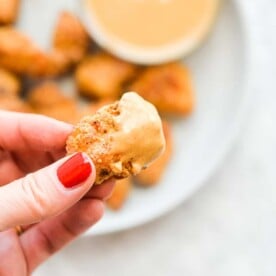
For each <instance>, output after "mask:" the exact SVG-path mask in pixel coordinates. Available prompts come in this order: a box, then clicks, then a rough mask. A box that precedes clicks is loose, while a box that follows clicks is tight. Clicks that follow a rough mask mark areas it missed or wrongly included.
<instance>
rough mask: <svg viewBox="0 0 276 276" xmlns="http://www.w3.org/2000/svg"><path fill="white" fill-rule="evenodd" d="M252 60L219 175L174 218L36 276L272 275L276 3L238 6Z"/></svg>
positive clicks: (107, 240) (75, 248) (93, 241)
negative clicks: (239, 123)
mask: <svg viewBox="0 0 276 276" xmlns="http://www.w3.org/2000/svg"><path fill="white" fill-rule="evenodd" d="M240 1H243V2H244V5H246V6H247V20H248V22H249V23H250V32H251V36H252V41H253V52H254V65H255V66H254V68H253V69H254V77H253V81H254V87H255V89H254V91H252V98H253V100H252V107H251V110H250V114H249V115H248V119H247V122H246V125H245V126H244V128H243V131H242V133H241V135H240V138H239V139H238V141H237V143H236V145H235V147H234V149H233V150H232V152H231V154H229V155H228V156H227V158H226V159H225V160H224V163H223V164H222V166H221V168H220V170H219V171H218V172H217V173H216V174H215V175H214V176H213V177H212V178H211V179H209V181H208V182H207V183H206V185H205V186H204V187H203V188H202V189H201V190H199V191H198V192H197V193H196V194H195V195H194V196H193V197H192V198H190V199H189V200H188V201H186V202H185V203H184V204H182V206H180V207H179V208H178V209H176V210H175V211H174V212H172V213H170V214H169V215H166V216H165V217H162V218H160V219H158V220H156V221H154V222H152V223H150V224H147V225H145V226H143V227H139V228H136V229H133V230H130V231H126V232H122V233H118V234H113V235H106V236H102V237H94V238H91V237H90V238H83V239H79V240H78V241H76V242H74V243H73V244H71V245H70V246H69V247H67V248H66V250H64V251H63V252H62V253H59V254H57V255H56V256H55V257H53V258H52V259H50V260H49V261H48V262H47V263H45V264H44V265H43V266H42V267H41V268H40V269H39V270H37V272H36V273H35V275H36V276H40V275H97V276H98V275H99V276H101V275H104V276H106V275H116V276H117V275H120V276H121V275H122V276H124V275H132V276H136V275H137V276H138V275H158V276H162V275H188V276H190V275H191V276H194V275H195V276H199V275H207V276H209V275H210V276H217V275H224V276H228V275H229V276H233V275H241V276H254V275H258V276H259V275H260V276H264V275H265V276H266V275H276V261H275V258H276V127H275V119H276V84H275V83H276V1H275V0H240Z"/></svg>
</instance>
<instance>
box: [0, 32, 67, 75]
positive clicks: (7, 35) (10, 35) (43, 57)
mask: <svg viewBox="0 0 276 276" xmlns="http://www.w3.org/2000/svg"><path fill="white" fill-rule="evenodd" d="M0 41H1V43H0V66H2V67H4V68H7V69H8V70H10V71H12V72H14V73H17V74H22V75H27V76H31V77H46V76H47V77H48V76H55V75H58V74H60V73H63V72H64V70H65V68H67V64H66V60H65V58H64V55H62V54H60V53H59V52H58V51H52V52H51V53H50V54H46V53H44V52H43V51H42V50H40V49H39V48H38V47H37V46H36V45H35V44H34V43H33V42H32V41H31V40H30V39H29V38H28V37H27V36H25V35H24V34H22V33H20V32H19V31H17V30H16V29H14V28H12V27H1V28H0Z"/></svg>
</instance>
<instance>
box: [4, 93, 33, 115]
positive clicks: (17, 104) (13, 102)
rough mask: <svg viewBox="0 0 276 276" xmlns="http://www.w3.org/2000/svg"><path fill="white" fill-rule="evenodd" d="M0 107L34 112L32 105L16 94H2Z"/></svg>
mask: <svg viewBox="0 0 276 276" xmlns="http://www.w3.org/2000/svg"><path fill="white" fill-rule="evenodd" d="M0 109H3V110H9V111H16V112H26V113H30V112H32V109H31V107H30V106H29V105H28V104H27V103H26V102H24V101H23V100H21V99H20V98H18V97H15V96H4V97H1V96H0Z"/></svg>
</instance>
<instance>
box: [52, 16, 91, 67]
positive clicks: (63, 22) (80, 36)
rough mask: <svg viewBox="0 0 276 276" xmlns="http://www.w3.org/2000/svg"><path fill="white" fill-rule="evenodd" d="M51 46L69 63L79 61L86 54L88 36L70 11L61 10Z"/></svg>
mask: <svg viewBox="0 0 276 276" xmlns="http://www.w3.org/2000/svg"><path fill="white" fill-rule="evenodd" d="M53 46H54V48H55V49H56V50H58V51H59V52H60V53H62V54H64V55H65V56H66V58H67V59H68V60H69V62H70V63H77V62H79V61H80V60H81V59H82V58H83V57H84V55H85V54H86V52H87V50H88V46H89V36H88V34H87V32H86V30H85V28H84V26H83V25H82V24H81V22H80V21H79V19H78V18H77V17H76V16H75V15H73V14H72V13H70V12H66V11H64V12H62V13H61V15H60V17H59V19H58V22H57V25H56V28H55V33H54V41H53Z"/></svg>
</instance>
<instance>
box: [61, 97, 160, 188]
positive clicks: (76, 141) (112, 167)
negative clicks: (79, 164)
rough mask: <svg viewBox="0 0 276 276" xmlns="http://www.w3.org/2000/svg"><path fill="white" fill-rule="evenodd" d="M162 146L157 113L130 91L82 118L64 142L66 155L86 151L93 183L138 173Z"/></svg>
mask: <svg viewBox="0 0 276 276" xmlns="http://www.w3.org/2000/svg"><path fill="white" fill-rule="evenodd" d="M145 137H150V139H145ZM164 147H165V138H164V135H163V131H162V124H161V119H160V117H159V115H158V113H157V110H156V109H155V107H154V106H153V105H152V104H150V103H149V102H146V101H144V100H143V99H142V98H141V97H140V96H138V95H137V94H136V93H133V92H132V93H126V94H124V95H123V97H122V98H121V100H120V101H117V102H115V103H112V104H110V105H107V106H104V107H102V108H101V109H99V110H98V111H97V112H96V113H95V114H94V115H91V116H86V117H84V118H83V119H82V120H81V121H80V122H79V123H78V124H77V125H76V127H75V128H74V130H73V132H72V133H71V135H70V136H69V137H68V139H67V141H66V150H67V152H68V154H72V153H74V152H86V153H87V154H88V156H89V157H90V158H91V159H92V160H93V162H94V164H95V167H96V180H95V184H101V183H102V182H103V181H105V180H106V179H109V178H111V177H114V178H116V179H121V178H126V177H128V176H130V175H132V174H138V173H139V172H140V171H141V170H142V169H144V168H145V167H147V166H148V165H149V164H150V163H152V162H153V160H155V159H156V158H157V157H158V156H159V155H160V154H161V153H162V152H163V150H164Z"/></svg>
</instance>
